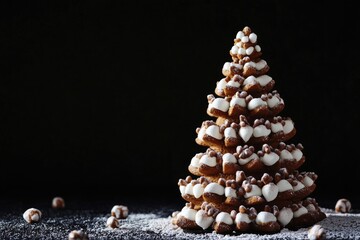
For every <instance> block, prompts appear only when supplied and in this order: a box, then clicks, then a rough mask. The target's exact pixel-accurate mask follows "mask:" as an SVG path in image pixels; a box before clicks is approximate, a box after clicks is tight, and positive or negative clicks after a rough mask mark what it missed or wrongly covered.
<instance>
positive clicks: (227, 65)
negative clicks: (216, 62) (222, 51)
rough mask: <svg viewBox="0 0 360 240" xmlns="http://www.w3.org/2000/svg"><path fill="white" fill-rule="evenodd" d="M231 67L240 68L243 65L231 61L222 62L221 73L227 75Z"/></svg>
mask: <svg viewBox="0 0 360 240" xmlns="http://www.w3.org/2000/svg"><path fill="white" fill-rule="evenodd" d="M231 67H235V68H238V69H239V70H241V69H242V68H243V66H242V65H241V64H238V63H233V62H226V63H224V66H223V69H222V73H223V75H224V76H226V77H227V76H229V75H230V74H231Z"/></svg>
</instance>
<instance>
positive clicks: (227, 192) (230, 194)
mask: <svg viewBox="0 0 360 240" xmlns="http://www.w3.org/2000/svg"><path fill="white" fill-rule="evenodd" d="M225 197H233V198H236V197H237V196H236V190H235V189H233V188H231V187H226V188H225Z"/></svg>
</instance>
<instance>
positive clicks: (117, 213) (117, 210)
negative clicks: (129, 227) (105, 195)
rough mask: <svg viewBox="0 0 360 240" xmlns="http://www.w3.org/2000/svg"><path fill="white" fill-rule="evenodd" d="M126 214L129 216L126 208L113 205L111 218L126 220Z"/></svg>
mask: <svg viewBox="0 0 360 240" xmlns="http://www.w3.org/2000/svg"><path fill="white" fill-rule="evenodd" d="M128 214H129V210H128V208H127V206H123V205H115V206H113V208H112V209H111V216H113V217H115V218H117V219H124V218H127V216H128Z"/></svg>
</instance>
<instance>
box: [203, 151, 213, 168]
mask: <svg viewBox="0 0 360 240" xmlns="http://www.w3.org/2000/svg"><path fill="white" fill-rule="evenodd" d="M200 164H205V165H208V166H209V167H215V166H216V157H210V156H208V155H206V154H205V155H204V156H202V157H201V158H200Z"/></svg>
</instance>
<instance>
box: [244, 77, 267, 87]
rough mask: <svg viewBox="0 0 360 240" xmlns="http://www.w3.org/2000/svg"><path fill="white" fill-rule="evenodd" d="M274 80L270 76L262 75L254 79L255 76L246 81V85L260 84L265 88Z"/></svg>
mask: <svg viewBox="0 0 360 240" xmlns="http://www.w3.org/2000/svg"><path fill="white" fill-rule="evenodd" d="M271 80H272V78H271V77H270V76H268V75H262V76H259V77H254V76H249V77H247V78H246V79H245V80H244V85H247V84H251V85H253V84H256V83H259V84H260V86H262V87H264V86H266V85H267V84H268V83H269V82H271Z"/></svg>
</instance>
